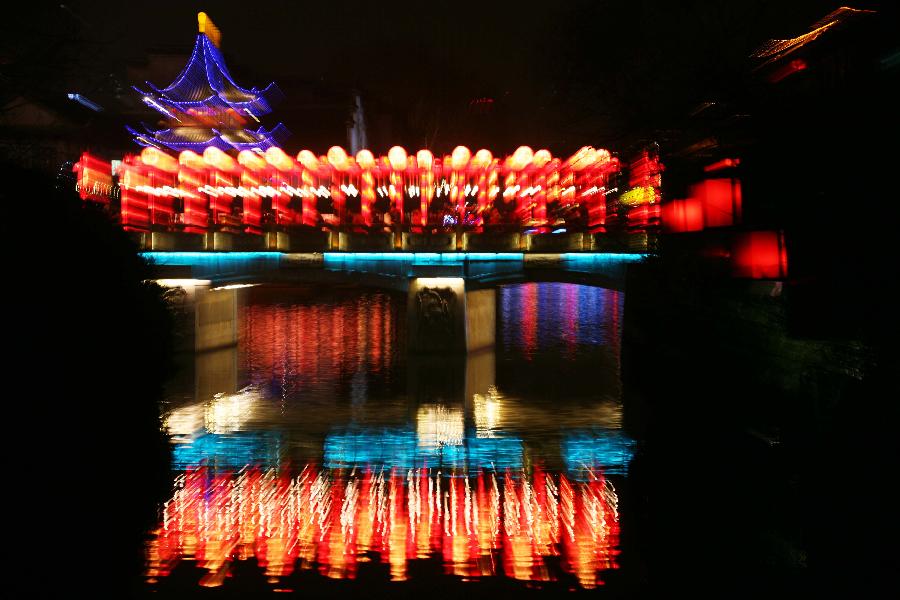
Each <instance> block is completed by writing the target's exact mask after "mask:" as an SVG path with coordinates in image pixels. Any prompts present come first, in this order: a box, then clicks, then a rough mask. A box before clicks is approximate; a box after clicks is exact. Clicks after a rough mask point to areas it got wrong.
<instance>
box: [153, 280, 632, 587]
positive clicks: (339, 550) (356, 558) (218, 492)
mask: <svg viewBox="0 0 900 600" xmlns="http://www.w3.org/2000/svg"><path fill="white" fill-rule="evenodd" d="M194 300H195V303H194V310H195V311H196V315H197V318H196V319H193V321H192V322H193V323H194V326H195V329H196V331H195V340H196V344H195V347H196V348H198V351H197V352H195V353H191V354H190V356H189V358H190V360H189V362H190V365H188V366H189V367H190V369H188V371H186V373H188V372H190V371H191V370H192V371H193V377H189V376H187V375H186V376H184V377H182V378H181V379H180V380H176V381H175V382H173V384H172V386H171V388H170V393H169V398H168V401H167V407H166V411H165V413H166V418H165V426H166V428H167V430H168V433H169V435H170V438H171V441H172V447H173V482H174V483H173V492H172V494H171V498H170V499H169V500H168V501H167V502H166V503H165V504H164V505H163V507H162V508H161V513H160V520H159V527H158V528H157V530H156V531H155V532H153V536H152V539H151V542H150V543H149V545H148V549H147V557H148V567H147V577H148V581H149V582H150V583H151V585H153V586H159V585H161V584H162V583H163V582H164V581H166V580H167V576H168V575H169V574H171V573H172V571H173V569H175V568H176V567H178V566H179V565H182V566H184V565H185V564H186V563H190V564H193V565H195V566H196V567H199V569H200V570H201V571H202V576H200V578H199V581H200V583H201V584H202V585H204V586H219V585H227V584H228V583H227V582H228V579H229V577H230V576H235V577H237V575H235V570H236V568H237V566H238V565H240V564H244V563H247V562H248V561H251V559H252V560H254V561H255V563H256V564H258V565H259V567H260V568H261V569H262V571H263V572H264V574H265V576H266V577H267V578H268V579H269V581H270V584H271V586H272V589H287V588H290V587H292V586H293V585H295V584H296V581H294V583H291V582H292V581H293V580H292V579H291V577H292V574H293V575H296V574H297V573H299V572H314V573H318V574H319V575H321V576H324V577H327V578H333V579H352V578H355V577H357V576H358V575H359V565H361V564H363V563H369V564H383V565H384V566H385V568H386V573H385V578H386V579H388V578H389V579H390V580H395V581H400V580H405V579H407V578H409V577H410V576H411V575H410V572H411V570H412V571H414V570H415V569H412V565H413V562H415V561H426V562H428V561H431V562H437V563H438V564H440V565H443V566H442V569H443V572H444V573H445V574H446V575H449V576H454V577H460V578H463V579H464V580H469V579H480V578H484V577H493V576H503V577H506V578H509V579H512V580H522V581H528V582H532V583H534V584H539V582H548V581H573V582H577V584H579V585H580V586H581V587H583V588H591V587H595V586H596V585H599V584H600V583H602V582H603V577H604V576H603V573H604V572H605V571H607V570H609V569H614V568H616V567H617V566H618V559H617V556H618V533H619V516H618V495H617V492H616V487H617V486H618V485H621V482H622V481H624V479H623V478H624V476H625V475H626V474H627V468H628V462H629V460H630V458H631V456H632V453H633V443H632V442H631V440H629V439H628V438H627V437H625V436H624V435H623V433H622V431H621V405H620V404H619V402H618V394H619V391H618V390H619V387H618V386H619V384H618V377H619V372H618V370H619V364H618V356H619V349H618V345H619V338H618V335H619V333H618V318H619V317H618V315H619V314H620V311H621V296H620V295H619V294H616V293H615V292H610V291H608V290H602V289H598V288H585V287H582V286H576V285H564V284H527V285H523V286H513V287H509V288H503V289H501V290H500V292H499V293H498V300H497V302H498V308H500V310H499V311H498V314H500V315H501V318H500V319H499V322H498V332H501V333H502V335H498V340H499V342H500V343H499V344H498V347H497V349H496V351H494V350H493V349H491V350H488V351H483V352H478V353H474V354H470V355H468V356H464V357H456V358H450V357H418V356H412V355H409V356H408V355H407V354H406V349H405V337H404V333H405V322H404V319H405V318H406V316H405V314H404V307H405V304H406V302H405V300H406V299H405V297H402V296H399V297H398V296H393V295H390V294H386V293H381V292H363V291H359V290H354V289H337V288H335V289H325V290H321V289H320V290H314V289H310V288H289V289H284V288H282V289H278V288H272V287H265V286H261V287H254V288H249V289H233V290H218V291H212V290H200V291H198V292H197V293H196V294H195V295H194ZM229 315H231V321H230V322H229V317H228V316H229ZM228 339H232V340H233V342H232V343H231V344H228V343H222V341H223V340H225V341H226V342H227V340H228ZM210 340H215V341H216V343H215V344H211V343H210V342H209V341H210ZM536 365H537V366H543V367H547V368H555V369H557V372H558V371H559V369H562V370H563V371H564V373H565V377H568V378H570V381H566V382H564V383H560V382H557V385H556V388H555V391H554V393H552V394H551V393H547V392H546V391H545V389H546V386H544V389H542V388H540V387H536V388H529V387H527V386H523V385H522V380H523V379H524V380H527V379H529V378H536V377H537V375H536V374H535V373H533V370H534V368H535V366H536ZM413 577H414V576H413Z"/></svg>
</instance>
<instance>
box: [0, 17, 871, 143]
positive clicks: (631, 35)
mask: <svg viewBox="0 0 900 600" xmlns="http://www.w3.org/2000/svg"><path fill="white" fill-rule="evenodd" d="M864 4H866V5H871V4H872V2H866V3H864ZM839 5H840V4H839V3H838V2H825V1H822V0H796V1H792V2H788V3H786V2H782V1H776V0H768V1H760V0H754V1H751V0H733V1H727V0H722V1H719V2H709V1H707V2H699V1H686V2H662V1H657V2H650V1H647V0H626V1H598V0H595V1H589V0H577V1H571V2H549V1H548V2H534V3H529V2H448V3H442V2H424V1H421V2H405V1H402V0H397V1H392V2H352V1H345V2H330V1H329V2H325V1H320V2H299V1H294V2H291V1H286V0H273V1H266V2H247V1H244V2H231V1H218V2H213V1H206V2H194V1H182V2H171V3H170V2H154V3H149V2H134V3H123V2H106V1H100V2H84V1H82V2H78V1H73V2H67V3H66V4H65V5H64V7H63V8H61V7H60V5H59V4H52V3H47V4H46V5H43V4H23V5H22V6H21V7H20V9H19V12H20V15H19V16H20V17H21V19H20V20H19V22H18V23H17V22H16V19H14V18H13V19H10V20H7V21H6V22H5V24H4V25H3V29H4V32H3V33H4V38H5V41H3V42H0V44H2V46H0V47H3V48H4V53H5V55H6V56H8V55H9V53H10V52H13V53H16V52H19V51H21V49H22V48H27V47H28V45H29V44H35V43H37V42H35V40H36V39H47V40H52V39H53V38H54V36H56V37H58V36H64V37H65V36H70V37H72V38H73V40H74V41H73V44H72V46H71V52H73V53H75V54H77V55H78V56H77V57H72V56H69V57H68V58H70V59H72V58H77V59H78V60H77V61H76V69H75V71H76V72H77V70H78V69H80V70H81V72H83V73H85V76H84V79H83V80H84V82H86V85H87V82H89V81H90V80H91V78H90V77H89V76H88V73H87V72H88V71H96V72H103V71H113V72H124V65H125V64H126V63H127V62H128V61H129V60H134V59H136V58H137V59H139V58H140V57H142V56H146V53H147V52H148V51H151V50H153V49H155V48H167V49H170V50H172V49H182V50H183V51H185V52H187V51H189V50H190V47H191V44H192V43H193V39H194V36H195V35H196V31H197V21H196V14H197V12H198V11H199V10H204V11H206V12H207V13H208V14H209V15H210V16H211V17H212V19H213V20H214V21H215V22H216V24H217V25H218V26H219V28H220V29H221V30H222V35H223V37H222V47H223V50H224V51H225V53H226V56H227V57H228V60H229V61H230V66H231V68H232V71H233V72H234V73H235V75H236V76H238V80H239V83H241V84H243V85H245V86H248V87H249V86H251V85H264V84H266V83H268V82H269V81H271V80H275V81H276V82H278V83H279V84H280V85H282V87H283V88H284V89H285V91H287V92H288V97H287V99H286V101H285V103H284V104H283V105H282V108H281V110H282V111H283V112H284V113H285V115H287V116H289V115H290V114H291V112H292V110H294V109H298V108H300V109H302V107H298V106H296V105H293V106H292V104H291V103H292V102H294V103H295V104H296V103H299V102H308V99H304V100H300V99H297V98H294V99H293V100H292V97H291V94H290V90H291V89H292V87H293V86H295V85H296V84H297V82H315V83H317V84H319V85H322V86H327V87H331V88H334V89H349V88H351V87H356V88H358V89H360V90H361V91H362V92H363V94H364V98H365V99H366V100H367V102H369V103H370V104H371V106H372V107H373V112H374V111H375V110H376V109H377V110H379V111H383V112H385V113H389V114H391V115H393V116H392V128H391V131H392V134H391V135H392V136H393V137H394V138H395V140H393V141H396V143H401V144H405V145H408V146H410V147H414V146H421V145H424V144H429V145H431V146H432V147H434V148H435V149H437V150H439V151H443V150H446V149H447V148H448V147H452V146H453V145H455V144H457V143H464V144H467V145H470V146H472V147H475V146H480V145H484V146H488V147H491V148H496V149H497V150H501V151H502V150H508V149H510V148H512V147H515V146H516V145H518V144H521V143H528V144H530V145H532V146H535V147H537V146H547V147H550V148H551V150H554V151H569V150H571V149H574V148H577V147H578V146H580V145H583V144H592V145H599V146H604V145H606V146H614V145H615V144H617V143H624V142H625V141H628V140H633V139H637V138H640V137H641V136H648V135H650V136H652V135H653V132H654V131H655V129H657V128H659V127H663V126H665V125H666V124H667V123H669V122H671V120H672V119H673V118H676V117H678V116H679V115H683V114H685V113H686V112H687V111H689V110H690V108H691V107H692V106H694V105H696V104H697V103H698V102H701V101H704V100H708V99H714V98H716V97H718V96H723V95H725V96H727V95H728V94H729V93H732V92H733V91H734V90H735V89H738V88H739V82H740V79H741V77H743V75H744V73H745V72H746V71H747V70H748V68H749V61H748V55H749V53H750V51H752V50H753V49H754V48H755V47H757V46H758V45H759V44H760V43H762V42H763V41H765V40H766V39H768V38H771V37H791V36H794V35H798V34H801V33H804V32H805V31H807V30H808V28H809V25H810V24H811V23H812V22H814V21H816V20H818V19H819V18H821V17H822V16H824V15H825V14H827V13H828V12H830V11H831V10H834V9H835V8H837V7H838V6H839ZM23 36H24V37H23ZM16 46H18V49H17V48H16ZM11 47H12V48H11ZM45 66H46V68H47V70H48V72H50V71H52V69H53V67H51V65H49V64H47V65H45ZM175 75H176V73H172V77H174V76H175ZM51 78H52V77H51ZM127 83H129V84H131V83H139V82H127ZM154 83H157V84H158V85H165V84H167V83H168V82H167V81H158V82H154ZM482 97H486V98H490V99H492V100H493V101H494V102H493V103H491V107H490V108H491V110H490V111H487V112H484V111H481V110H473V108H472V101H473V100H474V99H476V98H482ZM275 116H276V117H278V116H279V114H278V113H276V115H275ZM282 118H284V119H286V117H282ZM286 124H287V125H288V127H290V128H291V129H292V130H294V131H295V138H297V137H299V138H300V139H294V140H292V141H293V143H294V144H299V145H301V146H302V145H303V141H304V140H303V139H302V132H298V131H297V129H302V128H303V127H302V126H301V127H297V124H292V123H291V122H290V121H289V120H288V119H286ZM336 134H337V137H338V138H339V137H340V136H343V135H344V132H343V131H339V132H336ZM316 143H318V141H315V140H314V141H313V145H315V144H316ZM320 150H321V149H320ZM380 150H383V149H380Z"/></svg>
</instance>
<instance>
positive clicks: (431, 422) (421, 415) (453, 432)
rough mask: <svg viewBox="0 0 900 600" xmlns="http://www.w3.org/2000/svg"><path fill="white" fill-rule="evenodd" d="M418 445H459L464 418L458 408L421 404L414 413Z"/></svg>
mask: <svg viewBox="0 0 900 600" xmlns="http://www.w3.org/2000/svg"><path fill="white" fill-rule="evenodd" d="M416 432H417V437H418V440H419V446H422V447H425V448H437V447H440V446H460V445H462V441H463V434H464V433H465V418H464V415H463V411H462V410H461V409H459V408H446V407H444V406H440V405H438V406H421V407H419V411H418V414H417V415H416Z"/></svg>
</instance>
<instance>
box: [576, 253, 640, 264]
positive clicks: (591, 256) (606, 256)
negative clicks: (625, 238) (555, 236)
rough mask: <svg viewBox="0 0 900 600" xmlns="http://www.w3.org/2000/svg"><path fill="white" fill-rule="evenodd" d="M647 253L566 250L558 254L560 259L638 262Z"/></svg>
mask: <svg viewBox="0 0 900 600" xmlns="http://www.w3.org/2000/svg"><path fill="white" fill-rule="evenodd" d="M648 256H650V255H649V254H630V253H629V254H616V253H613V252H566V253H565V254H560V258H561V259H562V260H570V261H572V262H638V261H642V260H644V259H645V258H647V257H648Z"/></svg>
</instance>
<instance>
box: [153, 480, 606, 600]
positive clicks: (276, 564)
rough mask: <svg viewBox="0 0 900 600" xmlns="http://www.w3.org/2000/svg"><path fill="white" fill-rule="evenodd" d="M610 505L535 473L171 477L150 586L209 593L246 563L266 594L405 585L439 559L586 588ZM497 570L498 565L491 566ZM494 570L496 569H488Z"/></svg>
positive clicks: (471, 572) (484, 572)
mask: <svg viewBox="0 0 900 600" xmlns="http://www.w3.org/2000/svg"><path fill="white" fill-rule="evenodd" d="M617 504H618V498H617V496H616V491H615V488H614V487H613V486H612V484H611V483H610V482H608V481H607V480H606V479H605V478H604V477H603V475H602V474H601V473H599V472H597V473H595V474H594V476H593V478H592V479H591V480H590V481H589V482H576V481H570V480H569V479H567V478H566V476H565V475H551V474H549V473H545V472H543V471H542V470H541V469H539V468H535V469H534V471H533V474H532V477H531V478H530V479H529V478H527V477H525V476H524V475H523V474H522V473H516V474H513V473H509V472H507V473H506V474H504V475H501V476H496V475H495V474H493V473H489V472H481V473H480V474H478V475H477V476H473V477H468V476H461V475H451V476H441V474H440V473H439V472H432V471H429V470H428V469H418V470H415V471H414V470H410V471H408V472H407V473H403V472H402V471H401V470H399V469H394V470H393V471H391V472H390V473H385V472H378V473H374V472H372V471H369V470H366V471H364V472H362V473H360V472H358V471H356V470H354V471H353V472H352V473H350V474H347V473H346V471H343V470H322V471H318V472H317V471H316V470H315V468H313V467H309V466H308V467H307V468H305V469H304V470H303V472H302V473H300V475H298V476H297V477H289V476H288V475H286V474H284V473H276V472H274V471H267V472H260V471H258V470H244V471H242V472H240V473H238V474H221V473H213V472H211V471H209V470H207V469H206V468H198V469H196V470H191V471H188V472H186V473H184V474H183V475H180V476H179V477H178V478H177V479H176V481H175V490H174V493H173V495H172V497H171V498H170V499H169V500H168V501H167V502H166V503H165V504H164V505H163V508H162V519H161V523H160V524H159V527H158V529H157V530H156V531H155V532H154V534H153V536H152V539H151V541H150V542H149V543H148V546H147V564H148V566H147V578H148V580H149V581H150V582H151V583H154V582H156V581H158V580H159V578H161V577H165V576H167V575H169V573H171V571H172V569H173V568H174V567H175V566H176V565H177V564H178V562H179V561H181V560H183V559H188V560H189V559H193V560H195V561H196V564H197V566H198V567H200V568H201V569H203V570H204V571H206V573H205V574H204V576H203V577H202V579H201V581H200V584H201V585H203V586H219V585H222V584H223V583H224V581H225V579H226V578H227V577H228V576H229V573H230V570H231V568H232V565H233V564H234V563H235V561H240V560H246V559H249V558H251V557H255V558H256V560H257V561H258V564H259V565H260V567H261V568H262V569H264V571H265V575H266V576H267V577H268V578H269V581H270V582H271V583H278V582H279V580H280V578H283V577H286V576H287V575H290V574H291V573H292V572H293V571H294V570H295V569H300V570H313V569H314V570H317V571H319V572H320V573H321V574H322V575H324V576H327V577H331V578H335V579H345V578H349V579H352V578H354V577H355V576H356V568H357V563H358V562H362V561H366V560H369V558H368V557H370V556H372V555H373V554H374V555H375V556H376V557H377V560H380V561H381V562H384V563H387V564H388V565H389V567H390V574H391V579H392V580H394V581H402V580H405V579H406V578H407V566H408V562H409V561H410V560H413V559H421V558H426V557H429V556H440V557H441V558H442V560H443V563H444V568H445V572H446V573H447V574H452V575H456V576H461V577H463V578H466V579H470V578H478V577H484V576H493V575H499V574H505V575H506V576H507V577H512V578H515V579H520V580H526V581H550V580H553V579H554V578H555V574H554V572H552V571H551V570H550V569H549V568H548V563H547V562H546V561H545V560H544V559H545V558H546V557H551V556H558V557H560V559H561V563H560V564H561V566H562V568H563V569H564V570H565V571H566V572H568V573H571V574H573V575H575V577H576V578H577V580H578V582H579V583H580V584H581V585H582V586H583V587H585V588H592V587H595V586H597V585H599V584H602V583H603V581H602V580H601V579H600V577H599V573H600V571H603V570H607V569H615V568H617V567H618V564H617V560H616V557H617V555H618V550H617V546H618V536H619V524H618V512H617ZM497 559H499V560H497ZM498 565H502V569H501V568H498Z"/></svg>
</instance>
